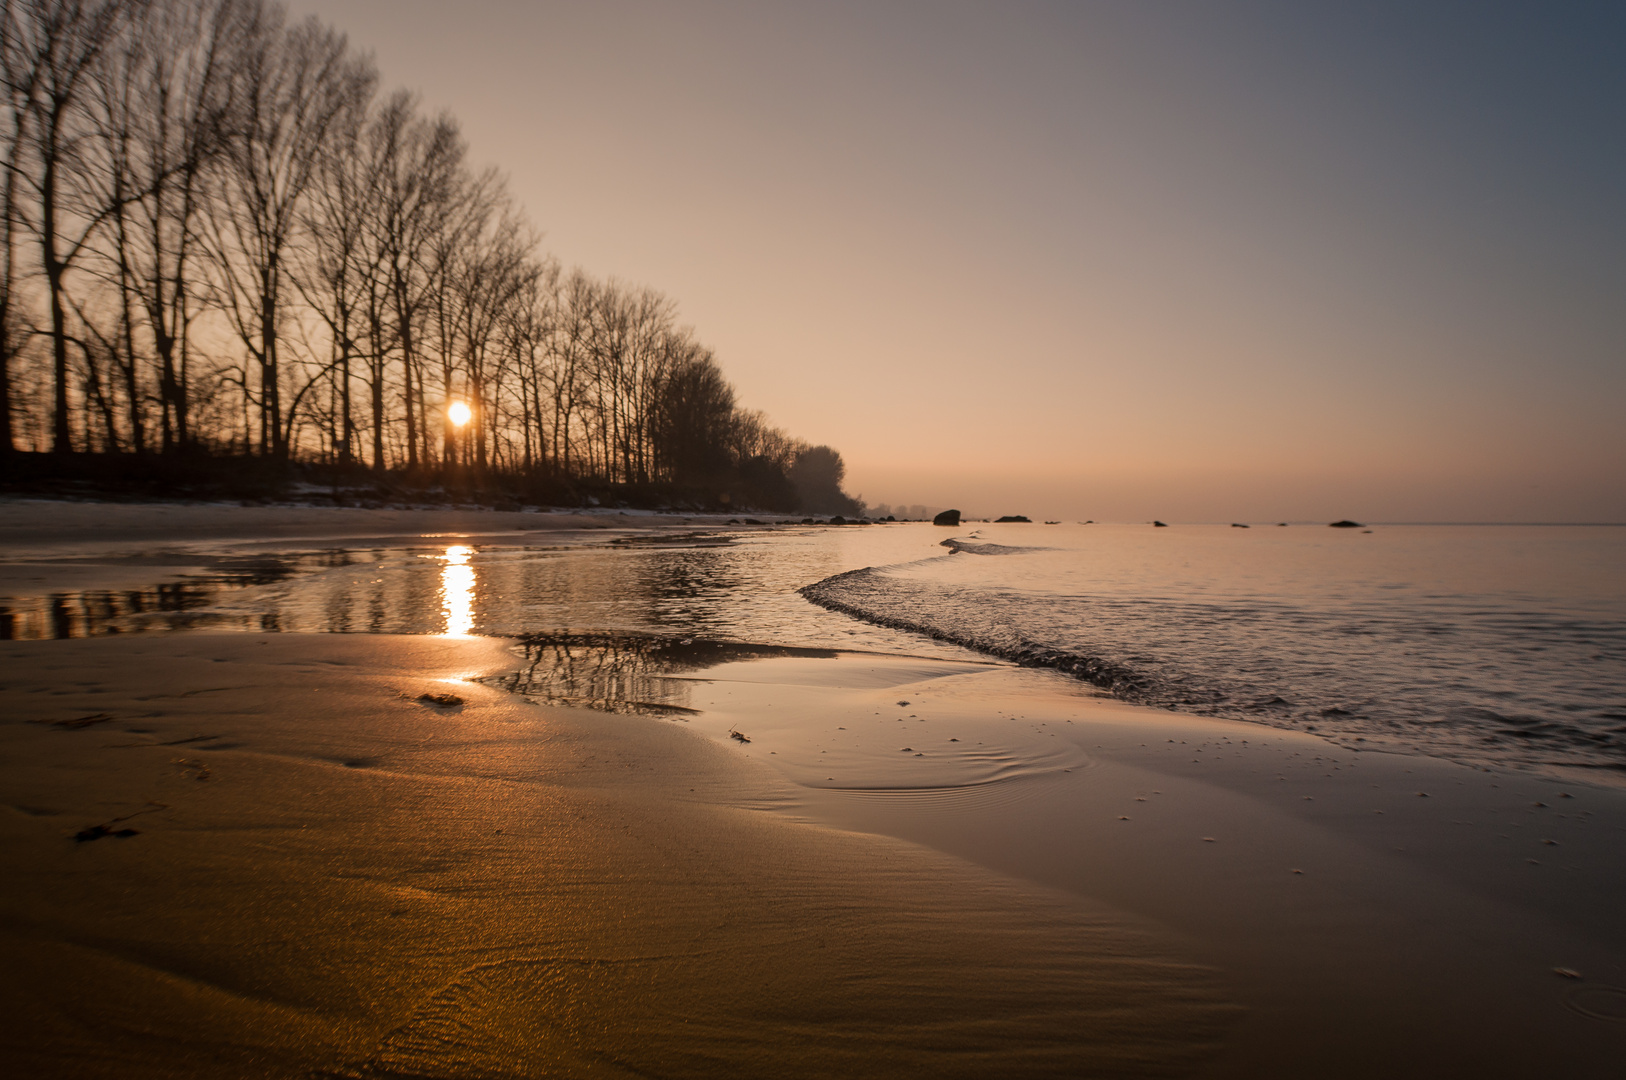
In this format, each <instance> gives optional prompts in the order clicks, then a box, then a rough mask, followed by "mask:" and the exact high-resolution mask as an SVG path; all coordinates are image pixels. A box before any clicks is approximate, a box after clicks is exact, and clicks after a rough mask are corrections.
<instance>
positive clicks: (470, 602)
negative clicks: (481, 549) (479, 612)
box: [440, 544, 474, 638]
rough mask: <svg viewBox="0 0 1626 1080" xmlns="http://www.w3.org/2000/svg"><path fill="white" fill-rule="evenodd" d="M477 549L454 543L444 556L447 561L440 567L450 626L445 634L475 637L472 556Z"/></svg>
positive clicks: (442, 598) (442, 606)
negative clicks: (470, 560)
mask: <svg viewBox="0 0 1626 1080" xmlns="http://www.w3.org/2000/svg"><path fill="white" fill-rule="evenodd" d="M473 554H474V549H473V548H471V547H465V546H464V545H462V544H454V545H452V546H451V547H449V548H447V549H446V554H445V555H443V556H441V558H443V559H445V560H446V565H445V566H444V567H442V568H441V571H440V609H441V613H442V614H443V615H445V616H446V629H445V631H443V632H442V634H441V637H453V638H463V637H472V636H473V635H472V633H471V631H473V629H474V567H473V566H470V565H469V559H470V557H471V556H473Z"/></svg>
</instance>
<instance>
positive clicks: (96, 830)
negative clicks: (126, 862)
mask: <svg viewBox="0 0 1626 1080" xmlns="http://www.w3.org/2000/svg"><path fill="white" fill-rule="evenodd" d="M168 809H169V804H168V803H161V802H149V803H148V804H147V805H146V806H145V807H144V808H143V809H140V810H137V811H136V812H135V813H133V814H125V815H124V816H123V817H116V818H114V819H113V820H112V821H104V822H102V823H101V824H100V825H91V826H89V827H88V828H84V829H80V830H79V831H78V832H76V833H74V834H73V838H74V839H75V840H77V841H78V842H79V843H81V844H83V843H84V842H85V841H87V840H100V839H101V838H102V837H104V836H117V837H119V838H120V839H124V838H127V837H131V836H139V835H141V830H140V829H132V828H129V827H125V828H123V829H115V828H113V826H115V825H117V824H119V823H120V822H121V821H129V820H130V819H131V818H133V817H140V816H141V815H142V814H154V813H157V812H158V811H160V810H168Z"/></svg>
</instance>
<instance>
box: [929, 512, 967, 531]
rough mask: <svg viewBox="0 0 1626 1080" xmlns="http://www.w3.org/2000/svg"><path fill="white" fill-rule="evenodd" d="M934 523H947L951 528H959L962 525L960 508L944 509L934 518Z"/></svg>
mask: <svg viewBox="0 0 1626 1080" xmlns="http://www.w3.org/2000/svg"><path fill="white" fill-rule="evenodd" d="M932 524H933V525H947V526H949V527H950V528H953V529H957V528H959V527H960V512H959V511H958V510H944V511H943V512H942V513H941V514H938V515H937V516H936V517H934V518H932Z"/></svg>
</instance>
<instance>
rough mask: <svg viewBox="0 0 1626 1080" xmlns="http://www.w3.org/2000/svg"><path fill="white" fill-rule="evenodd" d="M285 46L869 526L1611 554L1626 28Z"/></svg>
mask: <svg viewBox="0 0 1626 1080" xmlns="http://www.w3.org/2000/svg"><path fill="white" fill-rule="evenodd" d="M293 10H294V11H295V13H304V12H314V13H316V14H318V15H320V16H321V17H322V18H324V19H325V20H327V21H329V22H331V23H332V24H334V25H335V26H337V27H338V28H339V29H341V30H344V31H346V32H347V33H349V35H350V37H351V40H352V41H353V43H354V44H355V45H357V46H358V47H360V48H363V49H371V50H373V51H374V53H375V55H376V58H377V61H378V64H379V67H380V69H381V71H382V74H383V77H384V80H385V82H386V83H387V84H391V85H405V86H407V87H409V88H412V89H415V90H417V91H418V92H420V93H421V94H422V97H423V104H424V106H425V108H426V109H427V110H429V111H434V110H438V109H442V108H444V109H448V110H450V111H451V112H452V113H454V114H455V115H456V116H457V117H458V118H459V119H460V120H461V122H462V124H463V128H464V131H465V133H466V134H467V136H468V138H469V140H470V143H471V149H472V154H471V156H472V158H473V159H474V160H475V161H477V162H487V163H490V164H493V165H496V166H498V167H499V168H501V169H502V170H504V171H505V172H506V173H507V174H508V175H509V177H510V180H511V186H512V189H513V191H514V192H515V194H516V196H517V197H518V199H519V200H520V202H522V203H523V204H524V205H525V207H526V208H527V209H528V211H529V213H530V215H531V217H532V219H533V220H534V221H535V223H536V224H537V226H538V227H539V228H540V229H542V230H543V231H544V233H545V234H546V240H545V246H546V247H547V248H548V249H550V250H551V251H553V252H554V253H555V254H557V255H558V256H559V258H560V259H562V260H563V261H564V262H565V263H566V264H567V265H570V264H580V265H582V266H584V267H586V268H587V269H588V270H590V271H592V272H593V273H595V274H600V275H606V276H610V275H613V276H616V277H619V278H622V279H624V280H629V281H634V282H638V283H642V284H648V285H651V286H654V287H655V288H658V289H660V290H662V291H663V292H665V293H667V294H668V295H670V296H672V297H673V298H674V299H675V300H676V301H677V302H678V304H679V305H680V306H681V309H682V312H683V314H684V318H685V319H686V320H687V321H688V322H690V323H692V324H693V325H694V326H695V328H696V330H697V332H698V334H699V336H700V338H701V339H702V340H704V341H705V342H706V343H708V344H710V345H712V346H713V347H715V349H716V350H717V353H718V359H719V362H720V363H721V365H722V367H723V369H724V370H725V372H726V373H727V374H728V376H729V377H730V378H731V379H732V380H733V381H734V383H735V384H736V386H737V387H738V388H739V391H740V398H741V401H742V402H743V403H744V404H746V405H748V406H751V407H754V408H760V409H764V410H766V411H767V413H768V414H769V415H770V416H771V417H772V418H773V420H774V422H775V423H777V424H779V425H781V426H783V427H784V428H786V429H787V430H788V431H790V432H791V433H793V434H795V435H797V436H799V437H802V438H805V439H807V440H809V441H811V442H815V443H828V444H830V445H832V446H835V447H836V448H838V449H839V450H840V451H841V453H842V454H843V456H844V457H845V459H846V462H847V470H848V472H847V475H848V485H847V486H848V490H849V491H852V492H853V493H855V494H862V495H863V497H864V498H865V499H867V500H868V501H869V502H870V503H871V504H876V503H880V502H887V503H892V504H898V503H905V504H929V505H936V506H959V507H961V508H963V509H966V510H967V511H968V512H972V513H978V514H1001V513H1023V514H1028V515H1029V516H1032V517H1034V518H1035V519H1039V518H1066V519H1068V520H1075V519H1083V518H1086V517H1088V518H1095V519H1098V520H1104V519H1118V520H1141V519H1147V518H1151V517H1160V518H1163V519H1164V520H1209V521H1214V520H1219V521H1226V520H1278V519H1279V520H1321V519H1328V520H1330V519H1332V518H1334V517H1345V516H1348V517H1355V518H1360V519H1374V520H1430V521H1451V520H1482V521H1483V520H1499V521H1520V520H1567V521H1602V520H1609V521H1622V520H1626V420H1623V418H1626V199H1622V197H1621V195H1622V192H1626V139H1623V138H1622V132H1626V7H1622V6H1620V5H1613V4H1584V3H1554V4H1540V5H1536V4H1498V3H1491V2H1484V0H1475V2H1464V3H1425V2H1419V0H1412V2H1406V3H1392V4H1385V3H1362V4H1316V3H1306V2H1303V0H1295V2H1282V3H1158V4H1146V3H1140V2H1128V0H1126V2H1120V3H1077V4H1071V3H1060V2H1057V3H1010V2H1006V3H1000V4H991V3H990V4H954V3H945V2H938V0H933V2H922V3H899V2H891V3H873V2H870V3H834V2H819V3H812V2H808V3H802V4H794V5H793V4H776V3H743V2H742V3H683V4H677V3H668V2H648V3H638V2H620V0H610V2H606V0H593V2H581V3H568V4H564V3H535V2H519V0H513V2H507V3H503V2H497V0H465V2H463V3H459V4H456V5H450V4H444V3H440V2H430V0H324V2H322V3H320V4H315V3H297V4H294V5H293Z"/></svg>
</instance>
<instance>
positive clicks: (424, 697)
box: [417, 694, 463, 709]
mask: <svg viewBox="0 0 1626 1080" xmlns="http://www.w3.org/2000/svg"><path fill="white" fill-rule="evenodd" d="M417 700H419V701H421V702H423V703H424V704H425V705H433V706H434V707H435V708H437V709H455V708H457V707H458V706H459V705H461V704H463V699H462V698H460V697H458V696H457V695H456V694H419V695H418V698H417Z"/></svg>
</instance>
